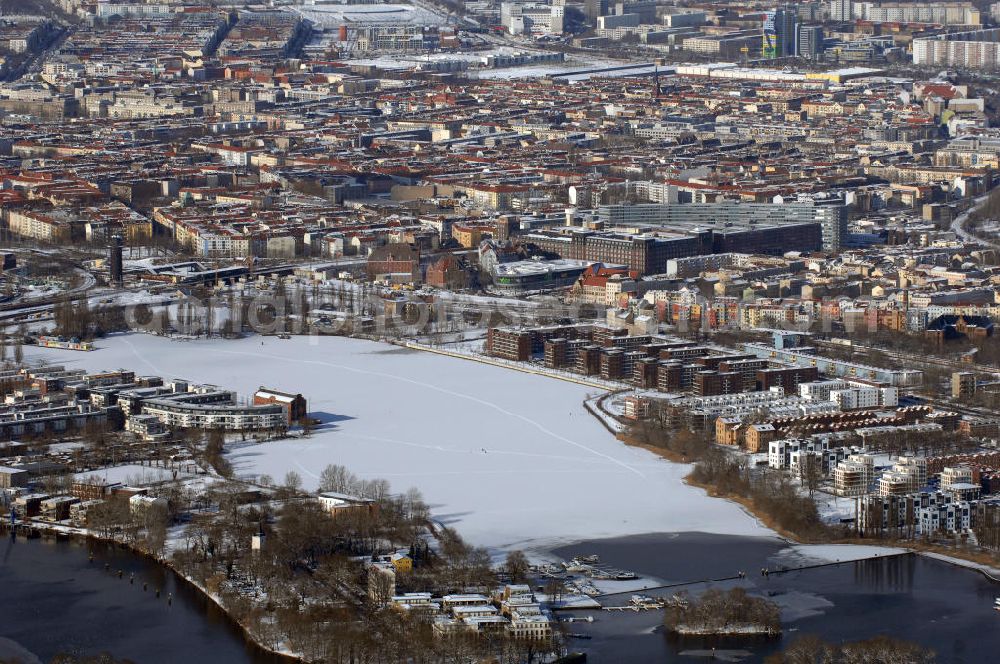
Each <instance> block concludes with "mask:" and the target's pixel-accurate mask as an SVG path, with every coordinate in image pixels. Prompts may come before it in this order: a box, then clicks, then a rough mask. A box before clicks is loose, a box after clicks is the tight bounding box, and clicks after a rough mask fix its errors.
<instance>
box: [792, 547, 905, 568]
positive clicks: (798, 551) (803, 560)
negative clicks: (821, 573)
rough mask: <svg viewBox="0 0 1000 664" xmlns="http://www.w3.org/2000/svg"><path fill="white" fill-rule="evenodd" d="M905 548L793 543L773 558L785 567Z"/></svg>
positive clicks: (847, 559)
mask: <svg viewBox="0 0 1000 664" xmlns="http://www.w3.org/2000/svg"><path fill="white" fill-rule="evenodd" d="M906 552H907V550H906V549H900V548H896V547H891V546H866V545H860V544H795V545H792V546H789V547H788V548H787V549H783V550H781V551H780V552H778V554H777V555H775V556H774V559H775V560H776V561H777V562H779V563H780V564H781V565H783V566H785V567H802V566H807V565H822V564H825V563H846V562H851V561H854V560H865V559H867V558H875V557H877V556H893V555H897V554H900V553H906Z"/></svg>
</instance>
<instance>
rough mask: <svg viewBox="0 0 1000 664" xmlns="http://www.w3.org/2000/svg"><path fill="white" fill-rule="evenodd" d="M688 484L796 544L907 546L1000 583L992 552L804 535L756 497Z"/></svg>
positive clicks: (687, 479) (911, 542) (690, 479)
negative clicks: (780, 521) (736, 506)
mask: <svg viewBox="0 0 1000 664" xmlns="http://www.w3.org/2000/svg"><path fill="white" fill-rule="evenodd" d="M684 482H685V484H688V485H690V486H694V487H698V488H700V489H703V490H705V491H706V492H707V493H708V494H709V495H710V496H713V497H718V498H723V499H725V500H730V501H733V502H735V503H737V504H739V505H740V506H741V507H743V509H745V510H746V511H747V513H748V514H750V515H752V516H753V517H754V518H755V519H758V520H759V521H760V522H761V523H762V524H763V525H764V526H766V527H767V528H770V529H771V530H773V531H774V532H775V533H777V534H778V535H779V536H780V537H781V538H782V539H783V540H785V541H787V542H790V543H795V544H806V545H822V544H830V545H849V546H877V547H888V548H897V549H905V550H907V551H911V552H913V553H916V554H919V555H923V556H927V557H929V558H933V559H935V560H939V561H942V562H946V563H950V564H952V565H956V566H958V567H964V568H966V569H969V570H973V571H977V572H980V573H981V574H983V575H984V576H985V577H986V578H988V579H989V580H991V581H994V582H997V583H1000V568H998V567H997V566H995V564H994V563H993V561H992V558H991V556H989V554H986V553H981V552H973V551H961V550H955V549H950V548H948V547H945V546H941V545H938V544H933V543H930V542H921V541H915V540H907V539H878V540H872V539H865V538H861V537H830V538H816V537H803V536H801V535H800V534H799V533H795V532H791V531H789V530H787V529H784V528H782V527H781V526H780V525H779V524H777V523H776V522H775V519H774V518H773V517H772V516H771V515H770V514H768V513H767V512H766V511H765V510H763V509H761V508H760V507H759V506H758V505H757V504H756V503H755V502H754V501H753V500H752V499H750V498H747V497H746V496H740V495H736V494H732V493H722V492H719V491H717V490H716V488H715V487H714V486H713V485H711V484H707V483H703V482H698V481H697V480H695V479H694V478H693V477H692V476H691V475H690V474H689V475H688V476H687V477H685V478H684Z"/></svg>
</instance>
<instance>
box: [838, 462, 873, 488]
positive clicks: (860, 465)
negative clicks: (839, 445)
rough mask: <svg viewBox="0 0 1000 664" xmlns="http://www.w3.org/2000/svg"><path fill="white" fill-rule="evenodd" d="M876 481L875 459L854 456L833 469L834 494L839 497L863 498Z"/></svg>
mask: <svg viewBox="0 0 1000 664" xmlns="http://www.w3.org/2000/svg"><path fill="white" fill-rule="evenodd" d="M874 480H875V458H874V457H873V456H871V455H870V454H852V455H850V456H849V457H847V458H846V459H845V460H843V461H841V462H840V463H838V464H837V466H836V467H835V468H834V469H833V486H834V492H835V493H836V494H837V495H838V496H863V495H865V494H867V493H868V492H869V491H870V490H871V485H872V482H873V481H874Z"/></svg>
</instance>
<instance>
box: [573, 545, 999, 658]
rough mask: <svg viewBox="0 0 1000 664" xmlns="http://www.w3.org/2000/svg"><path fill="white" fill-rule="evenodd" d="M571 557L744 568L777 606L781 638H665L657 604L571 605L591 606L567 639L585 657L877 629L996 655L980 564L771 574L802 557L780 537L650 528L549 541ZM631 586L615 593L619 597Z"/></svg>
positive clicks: (718, 570) (897, 560)
mask: <svg viewBox="0 0 1000 664" xmlns="http://www.w3.org/2000/svg"><path fill="white" fill-rule="evenodd" d="M555 553H556V555H558V556H560V557H564V558H567V559H568V558H572V557H573V556H577V555H589V554H596V555H598V556H600V559H601V561H602V562H604V563H606V564H608V565H611V566H614V567H618V568H625V569H630V570H633V571H635V572H636V573H638V574H640V575H643V576H646V577H653V578H656V579H659V580H662V581H663V582H664V583H680V582H684V581H692V580H698V579H708V578H722V577H728V576H731V575H733V574H735V573H736V572H738V571H741V570H742V571H745V572H747V578H746V579H745V580H744V581H743V582H742V584H743V585H744V586H745V587H746V588H747V589H748V590H749V591H750V592H752V593H758V594H762V595H765V596H767V597H768V598H769V599H771V600H773V601H775V602H777V603H778V604H779V605H780V606H781V609H782V620H783V623H784V634H783V636H782V638H780V639H770V640H768V639H763V640H761V639H750V640H748V639H722V640H719V639H716V640H712V639H684V640H680V641H678V640H676V639H671V638H669V637H668V636H667V635H666V634H665V633H664V631H663V630H662V628H660V620H661V612H659V611H647V612H639V613H633V612H631V611H628V612H621V613H611V612H606V611H591V612H576V615H579V616H585V615H592V616H593V617H594V619H595V622H594V623H584V622H581V623H573V624H572V625H571V629H570V631H571V632H574V633H576V634H584V635H586V636H589V637H590V638H589V639H571V649H573V650H579V651H583V652H586V653H587V655H588V662H590V663H592V664H593V663H597V664H604V663H610V662H624V661H643V662H645V661H650V662H672V661H692V662H693V661H704V660H705V656H706V654H708V653H706V652H705V651H706V650H708V651H710V650H711V648H713V647H715V648H717V654H718V656H719V657H720V658H721V657H730V656H731V657H732V658H733V661H742V662H756V661H761V660H762V659H763V658H764V657H765V656H766V655H768V654H770V653H772V652H776V651H778V650H781V649H782V648H784V647H786V646H787V645H788V644H789V643H791V642H793V641H794V640H795V638H796V637H798V636H802V635H806V634H811V635H816V636H819V637H821V638H823V639H825V640H827V641H831V642H834V643H840V642H842V641H853V640H858V639H864V638H871V637H874V636H877V635H880V634H885V635H891V636H894V637H896V638H901V639H906V640H910V641H914V642H917V643H920V644H921V645H924V646H926V647H929V648H932V649H934V650H935V651H936V652H937V653H938V661H940V662H946V663H948V664H973V663H975V662H987V661H995V658H996V653H997V651H998V649H1000V629H998V626H1000V615H997V612H996V611H994V610H993V601H994V598H995V597H996V596H997V595H1000V584H996V583H993V582H991V581H990V580H988V579H987V578H986V577H984V576H982V575H981V574H979V573H978V572H974V571H971V570H967V569H963V568H960V567H956V566H953V565H949V564H947V563H943V562H939V561H936V560H930V559H927V558H924V557H921V556H918V555H911V554H907V555H902V556H887V557H881V558H876V559H871V560H863V561H858V562H845V563H840V564H833V565H826V566H821V567H809V568H806V569H801V570H797V571H793V572H787V573H781V574H774V573H771V574H769V575H768V576H767V577H766V578H765V577H763V576H762V575H761V574H760V569H762V568H765V567H766V568H769V569H770V570H776V569H778V568H779V567H782V566H788V567H792V566H797V565H802V564H808V561H806V560H802V559H799V560H796V559H795V556H791V555H789V554H790V553H791V551H790V549H789V546H788V545H787V544H786V543H785V542H783V541H782V540H779V539H777V538H765V537H753V538H743V537H727V536H717V535H708V534H704V533H675V534H652V535H642V536H636V537H624V538H615V539H610V540H595V541H591V542H583V543H580V544H575V545H573V546H569V547H563V548H560V549H557V550H556V551H555ZM736 584H737V582H735V581H726V582H719V583H715V584H694V585H690V586H684V587H681V588H671V589H664V590H638V591H636V592H637V593H643V594H648V595H656V596H664V595H666V596H669V595H672V594H674V593H677V592H680V591H681V590H687V591H688V592H690V593H692V594H695V593H698V592H700V591H701V590H703V589H705V588H707V587H709V586H710V585H714V586H715V587H722V588H729V587H733V586H734V585H736ZM629 596H630V594H629V593H625V594H623V595H621V596H620V598H619V599H620V601H617V602H610V601H608V602H606V601H602V603H603V604H605V605H608V604H626V603H627V601H628V599H629Z"/></svg>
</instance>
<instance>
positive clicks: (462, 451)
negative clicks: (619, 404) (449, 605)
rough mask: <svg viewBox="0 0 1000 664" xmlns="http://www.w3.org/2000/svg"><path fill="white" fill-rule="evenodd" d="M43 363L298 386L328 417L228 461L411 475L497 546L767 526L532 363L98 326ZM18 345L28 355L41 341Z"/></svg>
mask: <svg viewBox="0 0 1000 664" xmlns="http://www.w3.org/2000/svg"><path fill="white" fill-rule="evenodd" d="M97 345H98V348H99V349H98V350H97V351H95V352H91V353H76V352H72V351H56V350H51V349H50V350H46V351H44V358H45V359H46V360H47V361H48V362H50V363H62V364H65V365H67V366H79V367H85V368H87V369H92V370H99V369H104V368H118V367H125V368H130V369H134V370H135V371H137V372H138V373H142V374H158V375H162V376H163V377H164V378H174V377H183V378H186V379H188V380H191V381H197V382H205V383H212V384H215V385H220V386H224V387H227V388H232V389H235V390H237V391H239V392H240V393H241V395H244V396H247V395H249V394H251V393H252V392H253V391H254V390H256V389H257V388H258V387H259V386H261V385H267V386H268V387H273V388H277V389H284V390H290V391H295V392H301V393H302V394H303V395H305V397H306V398H307V399H308V400H309V409H310V411H312V412H313V413H314V414H315V415H316V416H318V417H319V418H320V419H322V420H323V421H324V424H323V425H322V427H321V428H320V429H319V430H318V431H317V432H316V433H314V434H313V436H312V437H310V438H306V439H293V440H283V441H274V442H270V443H265V444H262V445H257V446H247V447H240V448H239V449H236V450H234V451H232V452H231V453H230V458H231V460H232V461H233V463H234V464H235V466H236V469H237V472H238V473H240V474H244V475H251V474H264V473H266V474H268V475H271V477H273V478H274V479H275V480H276V481H281V480H282V478H283V477H284V476H285V473H286V472H287V471H290V470H294V471H296V472H298V473H299V474H300V475H301V476H302V478H303V480H304V485H305V487H306V488H309V489H313V488H315V487H316V484H317V481H318V477H319V474H320V472H321V471H322V470H323V468H324V467H325V466H326V465H327V464H330V463H337V464H342V465H344V466H346V467H348V468H349V469H350V470H351V471H353V472H354V473H356V474H358V475H360V476H363V477H367V478H376V477H383V478H386V479H388V480H389V481H390V482H391V483H392V486H393V489H394V490H397V491H403V490H405V489H407V488H408V487H410V486H415V487H417V488H419V489H420V490H421V491H422V492H423V494H424V496H425V498H426V499H427V501H428V502H429V503H430V505H431V506H432V510H433V514H434V516H435V517H436V518H437V519H439V520H440V521H441V522H443V523H446V524H449V525H453V526H455V527H457V528H458V530H459V532H461V533H462V535H463V536H464V537H466V538H467V539H468V540H469V541H471V542H473V543H475V544H478V545H483V546H488V547H491V548H494V549H499V548H506V547H522V548H532V549H536V548H537V549H542V548H547V547H548V546H551V545H553V544H556V543H563V542H571V541H577V540H582V539H591V538H600V537H615V536H621V535H631V534H640V533H649V532H681V531H695V530H696V531H703V532H710V533H724V534H733V535H767V534H770V531H768V530H767V529H765V528H764V527H763V526H761V525H760V524H759V523H758V522H757V521H756V520H755V519H753V518H752V517H750V516H749V515H747V514H746V513H745V512H744V511H743V510H742V509H741V508H740V507H739V506H738V505H736V504H734V503H730V502H727V501H725V500H720V499H716V498H710V497H708V496H707V495H706V494H705V493H704V492H703V491H701V490H700V489H696V488H693V487H689V486H687V485H685V484H683V482H682V481H681V480H682V478H683V477H684V475H685V474H686V473H687V472H688V470H689V467H688V466H685V465H681V464H674V463H670V462H667V461H665V460H663V459H660V458H659V457H657V456H655V455H654V454H652V453H650V452H647V451H644V450H641V449H636V448H631V447H627V446H625V445H624V444H622V443H620V442H619V441H617V440H615V438H614V437H613V436H611V434H610V433H608V431H607V430H606V429H605V428H604V427H603V426H601V424H600V423H599V422H598V421H597V420H596V419H595V418H594V417H592V416H591V415H589V414H587V413H586V411H585V410H584V408H583V405H582V403H583V400H584V399H585V398H586V397H587V395H588V394H592V393H594V392H595V390H593V389H592V388H586V387H583V386H579V385H574V384H571V383H567V382H564V381H560V380H555V379H552V378H547V377H543V376H533V375H530V374H524V373H520V372H516V371H510V370H507V369H502V368H498V367H492V366H488V365H483V364H480V363H477V362H473V361H469V360H461V359H453V358H449V357H443V356H440V355H435V354H433V353H426V352H421V351H413V350H407V349H401V348H397V347H394V346H390V345H385V344H377V343H371V342H365V341H357V340H352V339H344V338H335V337H323V338H318V339H316V338H307V337H293V338H292V339H289V340H281V339H277V338H267V339H264V340H263V345H262V339H261V338H260V337H252V338H248V339H243V340H238V341H222V340H211V341H185V342H179V341H171V340H169V339H164V338H160V337H153V336H148V335H142V334H136V335H128V336H118V337H112V338H109V339H102V340H100V341H99V342H98V344H97ZM37 353H38V351H34V350H29V351H28V352H27V353H26V355H27V356H28V358H29V359H31V358H32V357H36V356H38V357H40V355H37Z"/></svg>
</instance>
